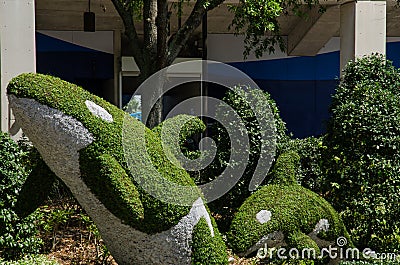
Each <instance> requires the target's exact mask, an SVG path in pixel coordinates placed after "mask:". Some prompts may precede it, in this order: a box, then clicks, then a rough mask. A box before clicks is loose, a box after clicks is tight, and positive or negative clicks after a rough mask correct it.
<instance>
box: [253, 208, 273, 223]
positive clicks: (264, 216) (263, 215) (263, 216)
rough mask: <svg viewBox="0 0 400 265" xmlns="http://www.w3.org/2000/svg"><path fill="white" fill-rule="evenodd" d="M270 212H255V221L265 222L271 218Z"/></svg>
mask: <svg viewBox="0 0 400 265" xmlns="http://www.w3.org/2000/svg"><path fill="white" fill-rule="evenodd" d="M271 215H272V214H271V212H270V211H267V210H261V211H259V212H258V213H257V214H256V218H257V221H258V222H260V223H261V224H265V223H266V222H268V221H269V220H271Z"/></svg>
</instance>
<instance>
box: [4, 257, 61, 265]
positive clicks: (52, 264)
mask: <svg viewBox="0 0 400 265" xmlns="http://www.w3.org/2000/svg"><path fill="white" fill-rule="evenodd" d="M0 263H1V264H2V265H58V262H57V261H55V260H52V259H49V258H47V257H46V256H44V255H26V256H24V257H23V258H21V259H20V260H15V261H5V260H3V259H2V258H0Z"/></svg>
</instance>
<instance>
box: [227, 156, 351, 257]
mask: <svg viewBox="0 0 400 265" xmlns="http://www.w3.org/2000/svg"><path fill="white" fill-rule="evenodd" d="M296 160H298V156H297V154H296V153H295V152H290V153H284V154H282V155H280V156H279V158H278V161H277V162H276V164H275V167H274V169H273V171H272V172H273V173H275V174H276V175H274V181H277V183H275V182H274V181H273V184H271V185H267V186H264V187H262V188H261V189H259V190H258V191H256V192H255V193H254V194H253V195H251V196H250V197H249V198H248V199H247V200H246V201H245V202H244V203H243V205H242V206H241V207H240V209H239V210H238V212H237V213H236V214H235V217H234V219H233V221H232V225H231V227H230V231H229V233H228V241H229V243H230V246H231V247H232V249H233V250H234V251H235V252H236V253H245V252H246V251H247V250H249V249H250V247H252V246H253V245H255V244H256V243H257V242H258V241H259V240H260V239H261V238H262V237H264V236H266V235H268V234H271V233H273V232H277V231H280V232H282V233H283V234H284V236H285V241H286V243H287V244H288V245H289V246H290V247H296V248H298V249H300V248H302V247H305V246H307V247H312V248H317V247H318V246H316V244H315V243H316V242H314V241H313V240H312V239H311V238H310V237H309V236H308V234H310V233H311V232H312V231H313V230H314V229H315V228H316V225H317V224H318V223H319V222H320V221H321V220H322V219H326V220H328V223H329V228H328V231H321V232H320V233H319V234H318V237H319V238H321V239H325V240H328V241H330V242H335V240H336V238H338V237H339V236H345V237H346V238H348V239H349V235H348V233H347V231H346V228H345V226H344V225H343V223H342V221H341V219H340V217H339V215H338V214H337V212H336V211H335V210H334V209H333V208H332V206H331V205H330V204H329V203H328V202H327V201H325V200H324V199H323V198H321V197H320V196H318V195H317V194H315V193H313V192H312V191H310V190H308V189H305V188H303V187H302V186H300V185H299V184H297V183H296V180H295V176H294V174H295V172H294V170H293V169H294V164H295V163H296V162H297V161H296ZM285 176H286V178H285ZM283 180H285V181H283ZM261 211H269V212H270V220H267V221H266V222H260V221H259V220H258V218H257V214H259V213H260V212H261ZM349 242H351V241H350V240H349ZM316 250H318V249H316Z"/></svg>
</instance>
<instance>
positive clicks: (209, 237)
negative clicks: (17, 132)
mask: <svg viewBox="0 0 400 265" xmlns="http://www.w3.org/2000/svg"><path fill="white" fill-rule="evenodd" d="M7 89H8V95H9V102H10V106H11V108H12V109H13V112H14V114H15V117H16V121H17V123H18V124H19V125H20V127H21V128H22V129H23V131H24V133H25V134H26V135H27V136H28V138H29V139H30V141H32V143H33V144H34V146H35V147H36V148H37V149H38V151H39V152H40V154H41V156H42V158H43V160H44V162H45V164H41V169H40V170H39V171H35V170H33V171H32V172H33V173H32V174H31V175H30V176H29V177H28V181H27V183H29V186H27V185H26V186H24V188H23V189H22V191H21V195H20V198H19V200H18V209H19V214H20V215H22V216H23V215H27V214H29V213H30V212H32V211H33V210H34V209H35V208H36V207H37V206H39V204H40V202H41V200H44V199H45V195H46V192H45V191H43V190H41V187H44V186H51V185H48V183H49V182H52V181H54V180H55V178H56V176H57V177H58V178H60V179H61V180H62V181H63V182H64V183H65V184H66V185H67V186H68V188H69V189H70V190H71V192H72V194H73V195H74V196H75V198H76V199H77V200H78V202H79V203H80V204H81V206H82V207H83V208H84V209H85V211H86V212H87V213H88V214H89V215H90V216H91V218H92V219H93V221H94V222H95V223H96V225H97V226H98V228H99V231H100V233H101V235H102V237H103V239H104V241H105V243H106V245H107V247H108V249H109V250H110V251H111V253H112V255H113V256H114V258H115V259H116V261H117V262H118V263H119V264H120V265H123V264H189V263H193V264H225V263H226V262H227V257H226V249H225V244H224V242H223V241H222V238H221V235H220V234H219V232H218V229H217V227H216V225H215V222H214V220H213V219H212V217H211V216H210V215H209V211H208V209H207V208H206V207H205V206H204V205H203V202H202V197H201V193H200V191H199V193H198V199H197V200H196V201H193V206H192V207H190V206H181V205H174V204H170V203H166V202H163V201H160V200H158V199H156V198H155V197H153V196H151V195H150V194H148V193H147V192H146V191H145V190H144V189H142V188H141V187H140V185H137V183H136V182H135V178H134V176H133V175H132V174H135V172H133V173H132V172H131V171H130V170H128V166H127V164H126V161H125V157H124V152H123V151H124V149H123V146H122V137H123V135H122V131H123V126H124V125H127V126H128V128H129V130H130V135H129V136H130V137H131V138H132V139H130V141H132V142H135V141H136V140H137V141H140V140H142V139H135V137H137V135H136V134H135V132H136V131H138V130H144V131H145V135H146V142H145V145H146V148H147V152H148V153H149V156H150V159H151V165H149V164H148V163H145V162H143V159H142V157H140V156H139V155H136V154H135V153H133V154H131V156H132V157H133V158H135V159H137V162H138V164H140V165H141V166H143V167H148V166H149V167H150V166H151V167H156V169H157V171H158V172H159V173H160V174H161V176H162V177H163V178H165V179H167V180H169V181H171V182H173V183H176V184H179V185H183V186H194V183H193V181H192V180H191V178H190V177H189V175H188V174H187V173H186V171H185V170H184V169H182V168H180V167H179V166H176V164H174V163H171V161H170V160H169V159H167V157H166V155H165V153H164V152H165V151H167V150H163V147H162V144H161V142H160V138H159V135H157V134H156V133H154V132H153V131H151V130H149V129H147V128H144V125H143V124H142V123H140V122H139V121H137V120H135V119H134V118H131V117H129V116H128V115H127V114H126V113H124V112H123V111H121V110H119V109H118V108H116V107H115V106H113V105H111V104H109V103H108V102H106V101H104V100H103V99H101V98H99V97H96V96H94V95H92V94H90V93H89V92H87V91H85V90H83V89H82V88H80V87H78V86H76V85H73V84H71V83H68V82H66V81H63V80H61V79H59V78H56V77H51V76H47V75H41V74H22V75H20V76H18V77H16V78H14V79H12V80H11V81H10V83H9V85H8V88H7ZM124 123H125V124H124ZM46 170H47V171H48V172H49V173H48V174H43V172H45V171H46ZM50 171H52V172H54V173H55V175H56V176H55V175H54V174H51V173H50ZM35 172H36V173H37V172H41V174H35ZM142 177H143V178H146V177H147V176H142ZM149 177H150V176H149ZM44 182H45V183H46V184H47V185H41V183H42V184H43V183H44ZM154 188H155V189H157V188H159V189H162V188H163V187H154ZM38 193H40V194H42V195H41V196H40V199H36V200H32V199H31V198H33V197H35V194H38ZM205 242H207V244H206V243H205ZM199 253H202V254H203V255H200V254H199Z"/></svg>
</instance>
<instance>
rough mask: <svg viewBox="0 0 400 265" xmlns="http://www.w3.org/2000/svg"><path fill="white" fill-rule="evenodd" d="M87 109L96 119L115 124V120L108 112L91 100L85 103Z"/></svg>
mask: <svg viewBox="0 0 400 265" xmlns="http://www.w3.org/2000/svg"><path fill="white" fill-rule="evenodd" d="M85 104H86V107H87V108H88V110H89V111H90V112H91V113H92V114H93V115H94V116H96V117H99V118H101V119H103V120H104V121H106V122H113V121H114V119H113V117H112V115H111V114H110V113H108V111H106V110H105V109H104V108H103V107H100V106H99V105H97V104H96V103H94V102H93V101H90V100H86V101H85Z"/></svg>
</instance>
